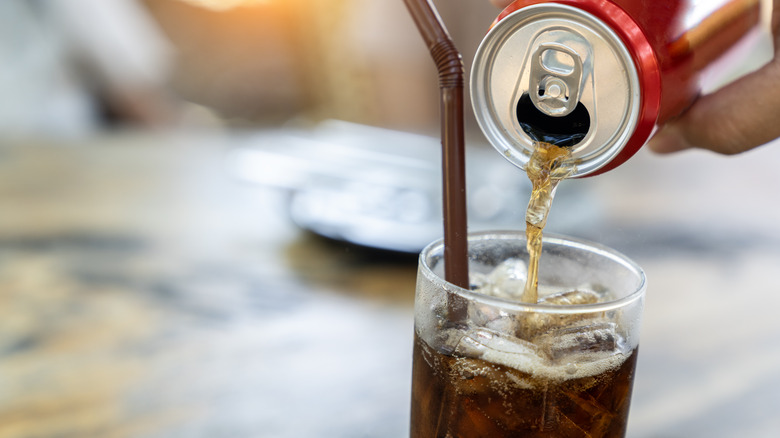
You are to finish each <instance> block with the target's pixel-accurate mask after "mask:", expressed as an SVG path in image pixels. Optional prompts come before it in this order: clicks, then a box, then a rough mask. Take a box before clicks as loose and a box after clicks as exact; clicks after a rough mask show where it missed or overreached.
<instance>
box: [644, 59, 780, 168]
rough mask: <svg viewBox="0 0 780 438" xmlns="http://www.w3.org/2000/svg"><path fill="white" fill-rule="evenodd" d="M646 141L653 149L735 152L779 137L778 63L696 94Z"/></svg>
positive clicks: (779, 93)
mask: <svg viewBox="0 0 780 438" xmlns="http://www.w3.org/2000/svg"><path fill="white" fill-rule="evenodd" d="M657 137H658V138H657V139H654V141H653V142H652V143H651V144H650V148H651V149H652V150H654V151H656V152H661V153H664V152H674V151H678V150H682V149H687V148H701V149H709V150H712V151H715V152H719V153H722V154H736V153H739V152H743V151H746V150H748V149H752V148H754V147H756V146H760V145H762V144H765V143H767V142H769V141H771V140H773V139H775V138H778V137H780V62H778V58H775V60H773V61H772V62H770V63H769V64H767V65H766V66H764V67H763V68H761V69H760V70H758V71H756V72H754V73H752V74H749V75H748V76H745V77H744V78H742V79H740V80H738V81H736V82H734V83H732V84H730V85H728V86H726V87H724V88H722V89H720V90H718V91H716V92H715V93H712V94H709V95H706V96H702V97H701V98H699V99H698V100H697V101H696V103H694V105H693V106H691V108H689V109H688V111H686V112H685V113H684V114H683V116H682V117H681V118H679V119H678V120H676V121H674V122H673V123H671V124H670V125H669V126H667V127H666V128H665V129H664V130H663V131H662V132H661V133H660V134H659V135H658V136H657Z"/></svg>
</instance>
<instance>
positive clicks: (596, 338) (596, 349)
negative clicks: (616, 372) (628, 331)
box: [533, 322, 620, 363]
mask: <svg viewBox="0 0 780 438" xmlns="http://www.w3.org/2000/svg"><path fill="white" fill-rule="evenodd" d="M619 341H620V336H619V335H618V333H617V328H616V325H615V323H613V322H593V323H591V324H586V325H579V326H574V327H563V328H558V329H552V330H550V331H548V332H546V333H544V334H542V335H539V336H537V337H536V338H535V339H534V340H533V342H534V344H536V345H537V346H538V347H539V348H541V349H542V350H543V351H544V352H545V353H546V354H547V357H549V358H550V359H551V360H552V361H553V362H554V363H560V362H564V361H566V360H569V359H571V358H573V357H578V358H579V357H585V358H588V357H591V356H594V355H596V356H598V355H603V353H613V352H617V351H619V347H620V345H619V344H620V342H619Z"/></svg>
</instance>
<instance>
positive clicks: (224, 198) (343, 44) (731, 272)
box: [0, 0, 780, 438]
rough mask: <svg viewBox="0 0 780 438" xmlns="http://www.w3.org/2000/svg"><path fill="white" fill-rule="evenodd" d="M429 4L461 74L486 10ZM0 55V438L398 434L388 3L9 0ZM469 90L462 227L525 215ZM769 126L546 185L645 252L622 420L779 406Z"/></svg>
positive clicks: (426, 190) (433, 206)
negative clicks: (739, 148) (739, 143)
mask: <svg viewBox="0 0 780 438" xmlns="http://www.w3.org/2000/svg"><path fill="white" fill-rule="evenodd" d="M437 7H438V9H439V11H440V13H441V15H442V18H443V20H444V22H445V23H446V24H447V27H448V29H449V31H450V33H451V34H452V37H453V40H454V41H455V43H456V45H457V47H458V48H459V49H460V51H461V52H462V54H463V57H464V62H465V64H466V71H467V72H468V70H469V69H470V62H471V59H472V58H473V54H474V52H475V50H476V48H477V46H478V44H479V42H480V40H481V39H482V36H483V35H484V33H485V31H486V30H487V28H488V26H489V25H490V23H491V22H492V20H493V19H494V18H495V16H496V15H497V13H498V11H497V10H496V9H494V8H493V7H492V6H490V5H489V2H488V1H484V0H483V1H477V0H462V1H447V2H444V1H440V2H437ZM768 54H771V45H770V44H769V43H768V39H761V40H757V41H756V42H755V44H752V45H751V46H750V47H749V48H747V47H746V48H744V49H742V50H741V51H739V53H738V54H737V55H736V56H738V58H732V60H731V61H729V62H726V63H725V64H724V67H723V68H722V69H720V70H719V74H718V75H717V76H718V78H716V79H717V81H714V82H713V83H712V84H710V85H709V87H711V88H715V87H717V86H718V84H719V83H722V81H724V80H726V79H730V78H733V77H734V76H735V75H738V74H742V73H744V72H745V71H749V70H750V69H754V68H756V67H758V66H760V65H761V64H762V63H764V62H766V60H767V59H768V58H767V57H768ZM734 59H739V62H734ZM0 60H1V61H2V65H3V68H2V69H0V388H1V389H0V438H7V437H14V438H22V437H222V436H225V437H269V438H285V437H301V436H322V437H399V436H406V434H407V430H408V409H409V400H408V398H409V388H410V380H411V374H410V372H411V344H412V324H413V322H412V302H413V294H414V287H415V274H416V253H417V252H418V251H419V249H420V248H421V247H422V246H423V245H425V244H426V243H427V242H430V241H431V240H434V239H436V238H438V237H439V236H440V235H441V222H440V221H441V219H440V218H441V203H440V202H441V201H440V195H441V193H440V192H441V187H440V183H439V166H440V155H439V147H440V146H439V139H438V131H439V114H438V106H439V102H438V84H437V78H436V71H435V68H434V65H433V63H432V61H431V59H430V56H429V54H428V52H427V49H426V48H425V47H424V45H423V42H422V38H421V37H420V35H419V33H418V32H417V29H416V28H415V27H414V24H413V23H412V21H411V19H410V17H409V16H408V13H407V11H406V9H405V7H404V5H403V2H402V1H400V0H371V1H361V0H315V1H303V0H254V1H251V0H243V1H242V0H235V1H230V0H210V1H209V0H190V1H175V0H5V1H3V2H0ZM735 66H736V67H739V69H738V70H735ZM719 81H720V82H719ZM465 113H466V134H467V138H468V154H469V155H468V178H469V187H468V196H469V226H470V229H472V230H476V229H489V228H494V229H495V228H511V229H520V228H522V227H523V225H522V218H523V214H524V210H525V205H526V203H527V199H528V195H529V191H530V188H529V185H528V183H527V182H526V180H525V175H524V174H523V173H522V172H521V171H520V170H519V169H516V168H514V167H513V166H512V165H511V164H509V163H508V162H506V161H505V160H503V159H502V158H501V157H500V156H499V155H498V154H497V153H495V152H494V151H493V149H492V148H491V147H490V146H488V145H487V144H486V143H485V140H484V139H483V137H482V135H481V133H480V132H479V130H478V128H477V127H476V123H475V122H474V118H473V116H472V112H471V109H470V103H469V102H468V101H467V108H466V111H465ZM778 146H780V145H778V144H777V142H774V143H773V144H770V145H767V146H764V147H762V148H759V149H756V150H755V151H751V152H748V153H745V154H743V155H740V156H738V157H721V156H716V155H713V154H710V153H705V152H701V151H690V152H685V153H682V154H678V155H674V156H668V157H658V156H654V155H652V154H650V153H649V152H646V151H641V152H640V153H639V154H638V155H637V156H636V157H635V158H633V159H632V160H631V161H629V162H628V163H627V164H625V165H623V166H621V167H620V168H618V169H616V170H614V171H611V172H609V173H608V174H606V175H603V176H599V177H595V178H588V179H584V180H577V181H566V182H564V183H563V184H562V185H561V187H560V189H559V191H558V197H557V199H556V203H555V206H554V207H553V212H552V213H551V216H550V222H549V225H548V230H549V231H550V232H560V233H567V234H573V235H576V236H579V237H583V238H587V239H591V240H595V241H598V242H600V243H603V244H606V245H609V246H612V247H615V248H617V249H618V250H620V251H622V252H624V253H626V254H627V255H629V256H630V257H632V258H634V259H636V260H637V261H638V262H639V264H640V265H642V266H643V267H644V268H645V269H646V271H647V274H648V277H649V284H650V287H649V290H648V302H647V309H646V312H645V323H644V333H643V341H642V354H641V355H640V360H639V369H638V374H637V380H636V386H635V391H634V393H635V397H634V403H633V411H632V419H631V422H630V428H629V436H630V437H637V438H643V437H644V438H649V437H665V438H670V437H696V436H706V437H733V436H738V435H739V436H751V437H770V436H771V437H774V436H777V433H778V431H780V420H778V417H777V416H776V413H775V412H774V410H775V408H774V407H776V406H777V405H778V404H780V396H778V394H780V378H779V377H778V376H777V374H776V372H775V370H776V369H778V367H780V345H779V344H780V341H778V339H780V337H779V336H778V335H780V322H778V320H777V318H776V316H775V313H776V312H775V310H774V309H775V308H776V306H777V305H778V304H780V299H779V298H778V295H777V293H778V291H780V279H778V276H777V275H776V272H775V271H776V269H777V267H778V266H780V226H778V224H780V207H779V206H778V203H777V194H776V193H777V189H778V187H780V176H778V175H780V173H778V172H777V171H776V166H777V165H776V163H778V162H780V147H778ZM756 304H760V305H756Z"/></svg>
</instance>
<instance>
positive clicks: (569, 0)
mask: <svg viewBox="0 0 780 438" xmlns="http://www.w3.org/2000/svg"><path fill="white" fill-rule="evenodd" d="M596 3H598V4H596ZM542 10H557V11H567V12H569V13H572V12H573V13H575V14H577V15H581V16H583V17H587V18H588V19H589V20H592V21H593V22H594V23H601V24H602V25H601V26H600V27H599V31H602V30H606V32H608V33H609V34H610V35H611V36H612V37H614V43H615V44H613V47H614V46H616V45H619V46H620V47H621V48H622V50H623V53H621V54H620V56H621V59H622V60H623V62H624V63H625V64H627V67H630V68H631V69H632V70H633V75H632V79H631V80H633V81H636V83H637V84H639V86H637V87H636V88H637V91H636V95H635V96H632V98H633V99H635V102H634V103H633V104H632V105H631V109H632V116H631V117H632V120H630V125H631V126H630V127H629V128H628V129H626V132H624V133H622V135H619V136H616V137H619V142H620V144H619V145H618V146H619V147H617V148H615V147H613V148H614V149H615V150H614V151H612V152H611V153H610V155H609V157H608V159H604V160H601V161H600V162H599V163H596V164H595V165H594V164H593V163H591V165H590V166H583V165H582V163H578V170H577V171H576V173H575V175H574V177H583V176H590V175H597V174H600V173H603V172H605V171H607V170H610V169H613V168H615V167H617V166H618V165H619V164H621V163H623V162H625V161H626V160H627V159H628V158H630V157H631V156H633V155H634V154H635V153H636V152H637V151H638V150H639V149H640V148H641V147H642V146H643V145H644V143H645V142H646V141H647V139H649V138H650V136H651V134H652V132H653V131H654V129H655V127H656V122H657V118H658V114H659V109H660V100H661V90H660V84H661V80H660V71H659V68H658V63H657V60H656V58H655V52H654V50H653V49H652V47H651V45H650V43H649V42H648V39H647V38H646V37H645V35H644V33H643V32H642V30H641V29H640V27H639V26H638V24H637V23H636V22H635V21H634V20H633V19H632V18H631V17H630V16H629V15H628V14H627V13H626V12H625V11H624V10H623V9H621V8H620V7H618V6H617V5H614V4H612V3H609V2H603V1H598V0H559V1H557V2H548V1H544V0H518V1H515V2H514V3H512V4H510V5H509V6H508V7H507V8H506V9H504V10H503V11H502V12H501V13H500V14H499V16H498V18H496V20H495V21H494V22H493V25H491V28H490V30H489V31H488V34H487V35H486V37H485V38H484V39H483V41H482V42H481V44H480V46H479V48H478V50H477V53H476V56H475V59H474V63H473V65H472V72H471V87H470V94H471V101H472V106H473V110H474V113H475V116H476V119H477V122H478V124H479V126H480V129H481V130H482V131H483V133H484V134H485V136H486V137H487V138H488V140H489V141H490V143H491V144H492V145H493V146H494V147H495V148H496V149H497V150H498V151H499V153H501V154H502V155H504V157H505V158H507V159H508V160H509V161H510V162H512V163H513V164H515V165H517V166H518V167H521V168H523V167H524V165H525V163H526V162H527V161H528V158H527V157H523V156H521V155H522V154H520V153H518V152H516V151H515V147H510V144H509V143H508V141H507V140H506V139H505V137H506V134H507V133H506V128H504V127H503V124H499V123H496V122H493V121H491V120H489V119H490V118H494V117H495V115H494V114H487V112H488V111H492V110H490V105H489V104H488V103H489V102H488V101H487V97H486V96H485V95H486V94H487V93H485V91H484V90H485V89H486V88H487V87H486V86H484V84H483V82H484V81H485V80H486V79H485V77H486V76H487V75H489V74H490V73H491V71H490V70H489V69H487V68H478V66H479V65H480V64H481V62H480V60H481V59H484V58H486V57H490V56H493V55H494V54H491V53H489V52H490V51H491V50H495V47H487V46H489V45H491V44H490V43H486V42H487V41H488V40H489V36H490V35H491V33H493V32H496V31H495V29H496V28H497V27H498V25H499V24H500V22H502V21H503V20H504V19H505V18H507V17H508V16H510V15H513V14H516V13H518V12H520V11H525V12H522V13H523V14H527V13H529V12H534V13H536V12H539V11H542ZM492 45H493V46H495V44H492ZM486 51H487V53H486ZM623 126H625V124H624V125H623ZM613 138H614V137H613ZM498 139H503V141H500V142H498V143H499V144H496V142H497V140H498ZM611 141H613V142H614V140H611ZM512 146H514V145H512ZM513 155H517V156H513ZM585 164H587V163H585Z"/></svg>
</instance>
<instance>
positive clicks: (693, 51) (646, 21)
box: [496, 0, 760, 175]
mask: <svg viewBox="0 0 780 438" xmlns="http://www.w3.org/2000/svg"><path fill="white" fill-rule="evenodd" d="M540 3H559V4H563V5H568V6H572V7H576V8H579V9H581V10H583V11H585V12H588V13H590V14H592V15H594V16H596V17H597V18H599V19H600V20H602V21H603V22H604V23H606V24H607V25H608V26H609V27H610V28H612V30H613V31H614V32H615V33H617V34H618V35H619V36H620V38H621V39H622V40H623V43H624V44H625V45H626V47H627V48H628V50H629V51H630V52H631V55H632V57H633V58H634V62H635V65H636V67H637V72H638V73H639V82H640V87H641V90H640V96H641V103H640V117H639V121H638V124H637V126H636V129H635V130H634V133H633V134H632V136H631V138H630V140H629V141H628V143H627V144H626V146H625V147H624V148H623V150H622V151H621V152H620V153H619V154H618V155H617V156H616V157H615V158H614V159H613V160H612V161H611V162H610V163H609V164H607V165H606V166H604V167H603V168H601V169H599V171H597V172H595V173H593V174H591V175H597V174H600V173H604V172H606V171H608V170H611V169H614V168H615V167H617V166H619V165H620V164H622V163H624V162H625V161H626V160H628V159H629V158H630V157H631V156H633V155H634V154H635V153H636V152H637V151H638V150H639V149H640V148H641V147H642V146H643V145H644V144H645V143H646V142H647V141H648V140H649V139H650V137H651V136H652V134H653V132H654V131H655V130H656V128H657V127H659V126H660V125H661V124H663V123H664V122H666V121H668V120H669V119H671V118H673V117H675V116H677V115H679V114H680V113H681V112H682V111H684V110H685V109H686V108H687V107H688V106H689V105H690V104H691V103H692V102H693V101H694V100H695V99H696V97H697V96H698V95H699V93H700V89H701V88H700V82H699V80H700V77H701V74H702V73H704V72H705V71H706V69H707V68H708V67H709V66H710V65H711V64H712V62H713V61H714V60H716V59H717V58H718V57H719V56H721V55H722V54H723V53H725V52H726V51H727V50H728V49H729V48H731V47H732V46H734V45H735V44H736V43H737V42H738V41H739V40H740V39H741V38H742V37H744V36H745V35H746V34H747V33H748V32H749V31H750V30H752V29H753V28H755V27H757V26H758V25H759V22H760V1H759V0H707V1H706V2H703V1H691V0H654V1H647V0H556V1H553V2H550V1H545V0H517V1H515V2H514V3H512V4H510V5H509V6H508V7H507V8H506V9H504V10H503V11H502V12H501V13H500V14H499V16H498V18H496V22H498V21H500V20H502V19H503V18H504V17H506V16H507V15H509V14H510V13H512V12H514V11H516V10H518V9H521V8H523V7H526V6H530V5H535V4H540ZM696 17H699V18H698V19H697V18H696Z"/></svg>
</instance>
